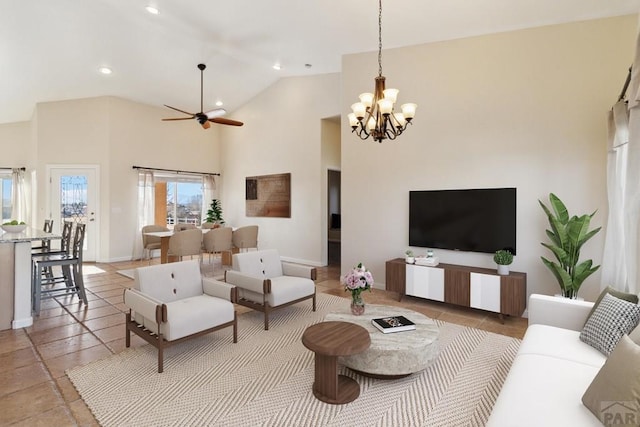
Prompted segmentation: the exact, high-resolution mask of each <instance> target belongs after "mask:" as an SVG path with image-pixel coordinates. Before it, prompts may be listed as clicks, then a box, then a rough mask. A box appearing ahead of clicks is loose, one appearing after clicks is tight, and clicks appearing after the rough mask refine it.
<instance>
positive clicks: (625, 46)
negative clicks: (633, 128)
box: [342, 16, 636, 298]
mask: <svg viewBox="0 0 640 427" xmlns="http://www.w3.org/2000/svg"><path fill="white" fill-rule="evenodd" d="M635 34H636V17H635V16H627V17H618V18H612V19H603V20H595V21H589V22H581V23H572V24H566V25H557V26H550V27H543V28H536V29H529V30H523V31H514V32H508V33H502V34H495V35H489V36H483V37H474V38H468V39H461V40H454V41H448V42H441V43H433V44H426V45H421V46H415V47H407V48H402V49H394V50H389V51H384V52H383V67H384V68H383V74H384V75H385V76H386V77H387V87H397V88H398V89H400V94H399V103H404V102H416V103H417V104H418V105H419V106H418V111H417V116H416V119H415V123H414V125H413V126H410V128H409V129H408V130H407V131H406V133H405V134H404V135H402V136H401V137H400V138H399V139H398V140H396V141H395V142H386V143H382V144H378V143H376V142H370V141H368V142H361V141H360V140H359V139H357V137H355V136H354V135H352V134H351V133H350V128H349V126H348V122H347V121H346V114H347V113H348V112H350V108H349V106H350V104H351V103H352V102H355V101H356V100H357V95H358V94H359V93H361V92H365V91H367V92H370V91H372V90H373V78H374V77H375V74H376V71H377V55H376V53H367V54H358V55H348V56H345V57H344V58H343V72H342V113H343V127H342V164H343V166H342V266H343V270H346V269H347V268H348V267H349V266H351V265H355V264H356V263H358V262H359V261H362V262H364V263H365V264H366V265H367V266H368V267H369V268H370V269H371V271H372V273H373V275H374V278H375V279H376V282H377V284H378V285H379V284H380V283H383V282H384V280H385V278H384V262H385V260H388V259H391V258H394V257H399V256H402V254H403V253H404V251H405V250H406V249H407V247H408V246H407V245H408V217H409V212H408V198H409V191H410V190H431V189H456V188H483V187H517V189H518V202H517V251H518V255H517V256H516V257H515V261H514V263H513V265H512V270H516V271H524V272H526V273H527V274H528V292H529V293H532V292H540V293H545V294H552V293H555V292H557V291H558V287H557V284H556V282H555V279H554V278H553V276H552V275H551V273H550V272H548V271H547V270H546V268H545V267H544V266H543V265H542V263H541V261H540V256H541V255H544V254H545V249H544V248H543V247H542V246H541V245H540V242H542V241H545V239H546V237H545V234H544V230H545V228H546V219H545V217H544V214H543V212H542V210H541V209H540V207H539V205H538V199H544V200H546V199H547V196H548V194H549V193H550V192H554V193H556V194H557V195H558V196H559V197H560V198H562V199H563V200H564V201H565V202H566V203H567V205H568V208H569V211H570V212H571V213H576V214H582V213H590V212H592V211H593V210H595V209H598V214H597V215H596V217H595V219H594V221H593V224H594V225H595V226H598V225H604V224H606V216H607V198H606V178H605V166H606V152H605V151H606V150H605V141H606V120H605V118H606V112H607V110H608V109H609V108H610V107H611V105H612V104H613V103H614V102H615V101H616V99H617V96H618V94H619V92H620V89H621V87H622V85H623V83H624V79H625V77H626V73H627V70H628V68H629V64H630V63H631V61H632V57H633V48H634V42H635ZM603 242H604V232H601V233H600V234H599V235H598V236H596V238H594V240H593V241H591V242H589V244H588V245H587V246H586V247H585V248H584V250H583V254H584V257H585V258H591V259H593V260H594V261H595V262H596V263H598V264H599V263H600V262H601V259H602V254H601V252H602V246H603ZM413 249H415V250H414V251H415V252H417V253H418V254H422V253H425V252H426V248H413ZM436 255H437V256H439V257H440V261H441V262H447V263H458V264H467V265H473V266H480V267H489V268H495V267H494V264H493V261H492V257H491V255H488V254H474V253H458V252H452V251H445V250H436ZM598 280H599V272H598V274H596V275H595V276H594V277H592V278H591V279H589V280H588V281H587V282H585V284H584V285H583V288H582V290H581V292H580V294H581V296H583V297H585V298H589V297H594V296H595V295H597V293H598V291H599V289H598V287H599V283H598Z"/></svg>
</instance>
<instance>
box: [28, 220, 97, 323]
mask: <svg viewBox="0 0 640 427" xmlns="http://www.w3.org/2000/svg"><path fill="white" fill-rule="evenodd" d="M84 235H85V224H77V225H76V231H75V234H74V237H73V245H72V247H71V253H66V254H65V253H57V254H51V255H43V256H42V257H41V258H37V259H35V260H34V275H33V280H32V296H33V297H32V298H33V301H32V302H33V312H34V313H35V314H36V315H39V314H40V302H41V300H43V299H48V298H55V297H58V296H67V295H71V296H73V295H74V294H75V295H78V298H80V301H81V302H84V303H85V304H87V305H88V304H89V303H88V301H87V295H86V293H85V290H84V281H83V278H82V246H83V245H84ZM55 266H60V267H61V268H62V276H61V277H54V278H49V277H47V276H46V275H44V272H45V271H46V270H45V269H46V268H51V267H55ZM43 276H44V277H43ZM60 283H64V284H65V286H64V287H59V286H57V285H58V284H60Z"/></svg>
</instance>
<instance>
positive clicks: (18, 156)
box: [0, 122, 32, 168]
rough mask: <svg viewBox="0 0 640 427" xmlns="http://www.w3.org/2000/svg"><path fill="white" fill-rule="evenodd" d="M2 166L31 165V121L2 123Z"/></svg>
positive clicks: (0, 155) (0, 133)
mask: <svg viewBox="0 0 640 427" xmlns="http://www.w3.org/2000/svg"><path fill="white" fill-rule="evenodd" d="M0 153H1V154H0V167H3V168H4V167H9V168H16V167H28V166H31V163H30V162H31V157H32V154H31V124H30V122H18V123H5V124H0Z"/></svg>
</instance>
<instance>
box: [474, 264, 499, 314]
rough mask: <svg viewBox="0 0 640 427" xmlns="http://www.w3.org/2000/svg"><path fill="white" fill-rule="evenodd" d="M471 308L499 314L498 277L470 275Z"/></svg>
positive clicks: (478, 274) (479, 274)
mask: <svg viewBox="0 0 640 427" xmlns="http://www.w3.org/2000/svg"><path fill="white" fill-rule="evenodd" d="M470 302H471V307H474V308H481V309H483V310H487V311H493V312H496V313H500V276H495V275H490V274H481V273H471V301H470Z"/></svg>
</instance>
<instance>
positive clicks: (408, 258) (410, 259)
mask: <svg viewBox="0 0 640 427" xmlns="http://www.w3.org/2000/svg"><path fill="white" fill-rule="evenodd" d="M404 262H406V263H407V264H413V263H414V262H416V258H415V256H414V255H413V251H412V250H411V249H407V250H406V251H405V252H404Z"/></svg>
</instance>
